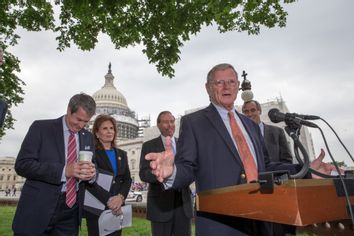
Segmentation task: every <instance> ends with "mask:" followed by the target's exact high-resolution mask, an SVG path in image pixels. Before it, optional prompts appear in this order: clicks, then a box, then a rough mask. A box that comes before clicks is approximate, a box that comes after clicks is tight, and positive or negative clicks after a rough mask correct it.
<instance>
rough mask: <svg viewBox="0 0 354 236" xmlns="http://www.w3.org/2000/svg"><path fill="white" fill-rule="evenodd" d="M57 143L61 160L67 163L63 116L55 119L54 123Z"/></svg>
mask: <svg viewBox="0 0 354 236" xmlns="http://www.w3.org/2000/svg"><path fill="white" fill-rule="evenodd" d="M53 129H54V132H53V134H54V138H55V143H56V146H57V149H58V153H59V156H60V162H61V163H65V144H64V130H63V117H60V118H58V119H57V120H55V122H54V124H53Z"/></svg>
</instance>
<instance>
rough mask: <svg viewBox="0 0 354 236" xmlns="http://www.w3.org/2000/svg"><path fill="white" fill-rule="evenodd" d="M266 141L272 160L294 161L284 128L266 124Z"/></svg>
mask: <svg viewBox="0 0 354 236" xmlns="http://www.w3.org/2000/svg"><path fill="white" fill-rule="evenodd" d="M264 142H265V145H266V147H267V150H268V154H269V158H270V159H271V161H279V162H284V163H293V157H292V155H291V151H290V149H289V145H288V142H287V141H286V137H285V133H284V130H283V129H282V128H280V127H277V126H273V125H267V124H264Z"/></svg>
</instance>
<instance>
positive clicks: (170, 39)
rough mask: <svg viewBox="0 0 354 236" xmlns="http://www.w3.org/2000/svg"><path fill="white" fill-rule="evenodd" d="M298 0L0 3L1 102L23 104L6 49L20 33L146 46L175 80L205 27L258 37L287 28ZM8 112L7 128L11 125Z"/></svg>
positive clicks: (61, 44) (61, 43)
mask: <svg viewBox="0 0 354 236" xmlns="http://www.w3.org/2000/svg"><path fill="white" fill-rule="evenodd" d="M294 1H295V0H283V1H281V0H223V1H211V0H209V1H207V0H55V1H45V0H27V1H26V0H1V1H0V47H2V48H3V49H4V58H5V61H4V64H3V65H2V66H1V67H0V73H1V74H0V82H1V83H0V98H1V99H5V100H6V101H7V102H8V104H9V106H10V107H11V106H12V105H17V104H18V103H21V102H23V97H22V95H23V94H24V92H23V90H22V87H23V86H24V85H25V84H24V82H23V81H22V80H21V79H20V78H18V77H17V75H16V72H17V73H18V72H20V66H19V63H20V61H19V60H18V58H16V57H15V56H14V55H12V54H11V53H9V52H7V50H6V49H7V48H8V47H10V46H14V45H16V44H17V43H18V40H19V39H20V36H19V35H17V34H16V29H17V28H18V27H22V28H24V29H27V30H29V31H41V30H51V31H53V32H55V33H57V35H58V36H57V38H56V39H57V41H58V49H59V50H61V51H62V50H64V49H65V48H67V47H70V46H71V44H75V45H77V46H78V47H79V48H80V49H82V50H91V49H94V48H95V45H96V43H97V41H98V39H97V38H98V35H99V34H100V33H104V34H107V35H109V36H110V38H111V40H112V42H113V44H114V45H115V47H116V49H120V48H122V47H123V48H124V47H128V46H134V45H136V44H141V45H143V53H144V54H146V56H147V57H148V59H149V63H152V64H155V65H156V68H157V71H158V72H159V73H161V74H162V75H163V76H167V77H170V78H171V77H173V76H174V72H175V71H174V69H173V65H174V64H176V63H177V62H178V61H179V59H180V57H179V55H180V50H179V49H180V48H181V47H182V46H183V42H185V41H188V40H189V37H190V36H191V35H193V34H197V33H198V32H199V31H200V30H201V28H202V27H204V26H209V25H211V24H215V25H217V26H218V30H219V32H221V33H223V32H227V31H239V32H247V33H248V34H258V33H259V32H260V27H261V26H265V27H269V28H272V27H275V26H279V27H284V26H285V23H286V15H287V13H286V12H285V10H284V9H283V5H284V4H285V3H292V2H294ZM13 122H14V119H13V117H12V115H11V112H10V110H9V111H8V114H7V117H6V122H5V123H6V125H5V127H4V128H3V129H0V137H2V136H3V135H4V130H5V129H8V128H12V127H13Z"/></svg>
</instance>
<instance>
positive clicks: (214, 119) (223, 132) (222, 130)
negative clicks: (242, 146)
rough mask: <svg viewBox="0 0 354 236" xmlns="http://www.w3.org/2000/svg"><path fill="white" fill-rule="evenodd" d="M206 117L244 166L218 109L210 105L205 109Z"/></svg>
mask: <svg viewBox="0 0 354 236" xmlns="http://www.w3.org/2000/svg"><path fill="white" fill-rule="evenodd" d="M205 111H206V113H205V115H206V117H207V118H208V119H209V121H210V123H211V124H212V126H213V127H214V128H215V130H216V131H217V132H218V133H219V135H220V137H221V138H222V140H223V141H224V142H225V144H226V146H227V147H228V148H229V149H230V151H231V152H232V154H233V155H234V156H235V158H236V160H237V161H238V162H239V163H240V164H242V161H241V158H240V156H239V154H238V152H237V149H236V147H235V144H234V142H233V140H232V138H231V136H230V134H229V132H228V131H227V129H226V127H225V124H224V122H223V121H222V119H221V117H220V115H219V113H218V111H217V110H216V108H215V107H214V106H213V105H212V104H210V105H209V106H208V107H207V108H206V109H205Z"/></svg>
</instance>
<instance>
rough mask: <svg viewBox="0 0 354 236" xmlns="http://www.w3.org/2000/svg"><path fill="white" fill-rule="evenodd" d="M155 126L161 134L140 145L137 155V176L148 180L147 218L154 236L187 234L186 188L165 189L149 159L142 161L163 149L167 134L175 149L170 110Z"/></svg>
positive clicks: (188, 206) (189, 205)
mask: <svg viewBox="0 0 354 236" xmlns="http://www.w3.org/2000/svg"><path fill="white" fill-rule="evenodd" d="M157 127H158V128H159V130H160V133H161V135H160V136H158V137H156V138H154V139H152V140H149V141H147V142H145V143H144V144H143V147H142V150H141V157H140V172H139V175H140V179H141V180H142V181H144V182H147V183H149V189H148V198H147V215H146V218H147V219H148V220H150V221H151V231H152V235H153V236H188V235H191V218H192V217H193V210H192V201H191V191H190V189H189V187H184V188H182V189H176V190H174V189H171V190H164V187H163V184H162V183H160V182H159V181H157V179H156V176H155V175H153V174H152V173H151V168H150V162H149V161H147V160H145V155H146V154H148V153H150V152H162V151H165V142H166V137H170V138H171V141H172V149H173V152H174V153H175V152H176V142H177V139H176V138H175V137H173V134H174V132H175V118H174V116H173V115H172V114H171V112H169V111H163V112H161V113H160V114H159V115H158V117H157Z"/></svg>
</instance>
